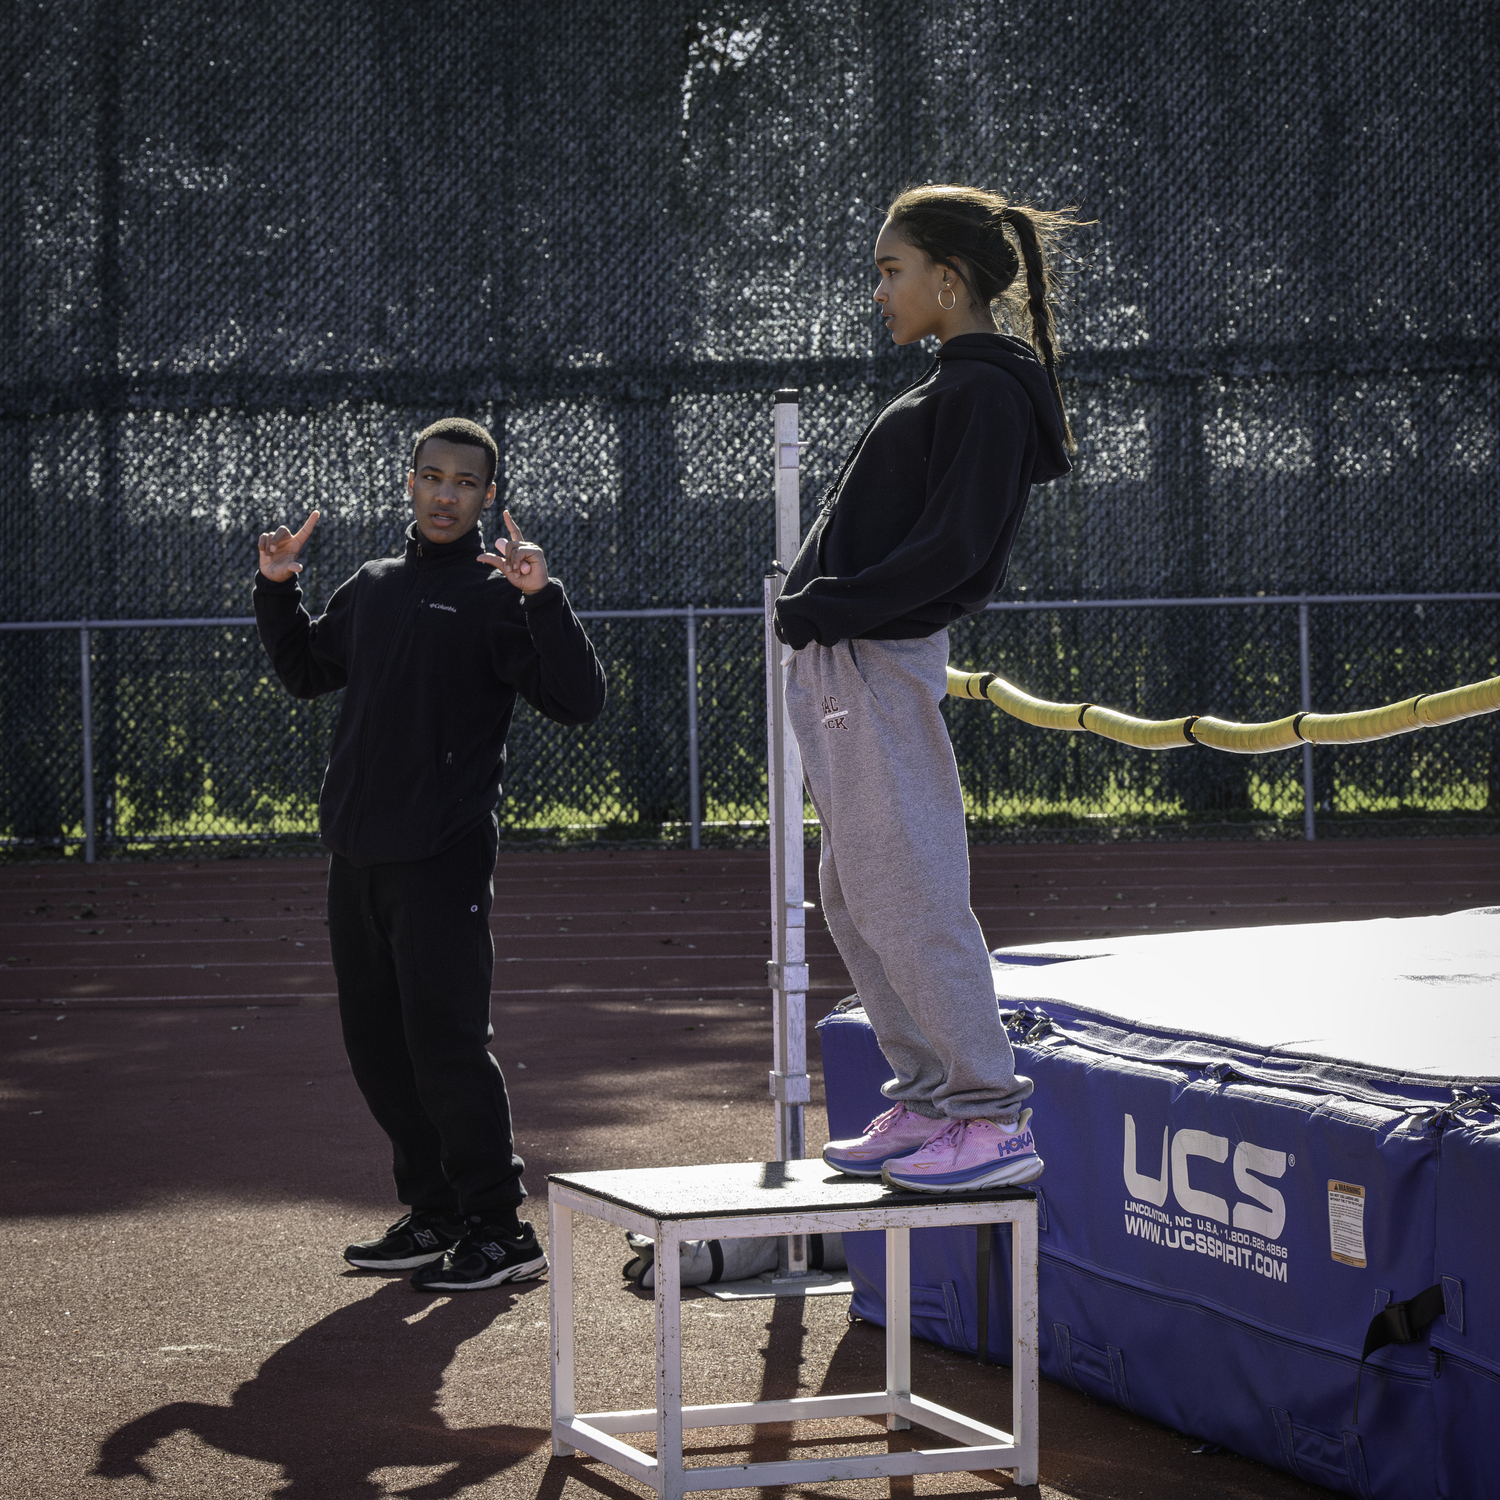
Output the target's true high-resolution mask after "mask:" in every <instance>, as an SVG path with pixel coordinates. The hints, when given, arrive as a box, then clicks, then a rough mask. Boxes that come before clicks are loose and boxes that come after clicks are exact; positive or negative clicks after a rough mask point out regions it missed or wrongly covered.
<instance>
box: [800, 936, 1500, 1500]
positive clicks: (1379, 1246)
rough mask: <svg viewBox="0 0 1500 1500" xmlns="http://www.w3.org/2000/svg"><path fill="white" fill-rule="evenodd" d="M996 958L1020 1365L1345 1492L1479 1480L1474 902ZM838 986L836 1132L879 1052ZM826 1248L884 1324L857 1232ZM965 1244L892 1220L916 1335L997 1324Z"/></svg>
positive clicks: (1477, 944)
mask: <svg viewBox="0 0 1500 1500" xmlns="http://www.w3.org/2000/svg"><path fill="white" fill-rule="evenodd" d="M994 976H995V993H996V997H997V1000H998V1002H999V1006H1000V1010H1001V1012H1002V1014H1003V1015H1004V1017H1005V1020H1006V1024H1007V1027H1008V1029H1009V1032H1010V1036H1011V1040H1012V1042H1013V1044H1014V1045H1015V1048H1016V1054H1017V1067H1018V1069H1019V1071H1020V1072H1022V1073H1024V1074H1027V1075H1028V1076H1030V1077H1032V1078H1033V1079H1035V1081H1036V1095H1035V1097H1034V1098H1033V1099H1032V1101H1031V1102H1032V1105H1033V1106H1034V1107H1035V1109H1036V1119H1035V1126H1036V1131H1037V1145H1038V1148H1039V1150H1040V1151H1041V1154H1042V1156H1043V1158H1044V1159H1045V1160H1046V1163H1047V1169H1046V1172H1045V1174H1044V1175H1043V1177H1042V1178H1041V1180H1040V1182H1038V1183H1037V1184H1035V1186H1037V1187H1038V1188H1040V1190H1041V1192H1040V1199H1039V1205H1040V1209H1041V1224H1040V1228H1041V1235H1040V1240H1041V1327H1042V1349H1041V1356H1042V1369H1043V1371H1044V1372H1045V1373H1046V1374H1047V1375H1048V1376H1050V1377H1051V1378H1052V1379H1054V1380H1058V1381H1061V1382H1063V1383H1065V1384H1067V1385H1071V1386H1073V1387H1075V1388H1076V1389H1078V1390H1081V1391H1085V1392H1088V1393H1089V1394H1090V1395H1093V1396H1097V1397H1099V1398H1101V1399H1103V1400H1106V1401H1110V1402H1113V1403H1114V1404H1116V1405H1118V1406H1122V1407H1124V1408H1126V1409H1127V1410H1130V1411H1134V1412H1138V1413H1140V1414H1141V1415H1142V1416H1146V1417H1150V1418H1153V1419H1154V1420H1156V1421H1158V1422H1162V1423H1165V1424H1166V1425H1168V1426H1170V1427H1173V1428H1176V1429H1177V1430H1178V1431H1180V1432H1183V1433H1187V1434H1191V1435H1194V1436H1197V1437H1201V1438H1203V1439H1206V1440H1209V1441H1212V1442H1215V1443H1219V1444H1222V1445H1223V1446H1225V1447H1227V1448H1230V1449H1232V1450H1234V1451H1235V1452H1238V1453H1242V1454H1245V1455H1247V1456H1250V1457H1254V1458H1257V1459H1260V1460H1261V1461H1262V1462H1264V1463H1268V1464H1273V1465H1276V1466H1277V1467H1279V1468H1282V1469H1286V1470H1288V1471H1290V1472H1291V1473H1294V1474H1297V1475H1299V1476H1300V1477H1302V1478H1303V1479H1306V1480H1308V1481H1310V1482H1312V1483H1315V1484H1321V1485H1326V1486H1328V1487H1329V1488H1331V1489H1335V1490H1339V1491H1342V1492H1343V1493H1345V1494H1349V1495H1355V1496H1360V1497H1362V1500H1387V1497H1389V1500H1420V1497H1425V1496H1439V1497H1443V1500H1483V1497H1487V1496H1500V1464H1497V1463H1496V1461H1495V1459H1494V1454H1493V1448H1494V1443H1495V1438H1494V1434H1495V1433H1497V1432H1500V909H1489V910H1481V911H1471V912H1461V913H1456V914H1453V915H1448V916H1435V917H1416V918H1405V919H1385V920H1380V921H1368V922H1343V923H1326V924H1319V925H1313V926H1292V927H1266V928H1247V929H1241V930H1238V931H1229V932H1194V933H1181V934H1162V935H1153V936H1145V937H1133V938H1120V939H1108V940H1094V941H1090V942H1077V943H1052V944H1043V945H1039V946H1037V947H1033V948H1026V949H1017V950H1002V951H999V952H997V953H996V954H995V966H994ZM846 1007H847V1008H845V1009H843V1010H841V1011H838V1012H835V1013H834V1014H833V1015H831V1016H829V1017H828V1018H827V1019H826V1020H824V1021H823V1022H822V1024H821V1025H820V1026H819V1028H818V1030H819V1034H820V1040H821V1042H822V1048H823V1072H824V1078H825V1082H826V1087H827V1096H828V1117H829V1124H830V1127H831V1129H832V1133H833V1136H834V1138H836V1139H837V1138H840V1137H843V1136H850V1135H855V1134H857V1133H858V1132H859V1131H860V1130H861V1129H862V1128H863V1127H864V1125H865V1124H866V1122H867V1121H869V1120H870V1119H871V1118H872V1117H873V1116H874V1115H876V1114H878V1113H879V1112H880V1111H881V1110H882V1109H884V1108H886V1107H887V1101H886V1100H884V1099H883V1098H882V1096H881V1094H880V1092H879V1088H880V1085H881V1084H882V1083H883V1082H884V1081H885V1080H886V1079H887V1078H888V1077H889V1076H890V1070H889V1069H888V1068H887V1066H886V1064H885V1060H884V1059H883V1058H882V1057H881V1055H880V1051H879V1048H878V1047H877V1046H876V1043H875V1036H874V1032H873V1031H872V1030H871V1028H870V1026H869V1023H868V1022H867V1021H866V1020H865V1017H864V1012H863V1011H862V1010H860V1009H859V1008H858V1007H857V1004H853V1003H850V1002H846ZM1492 1097H1493V1101H1494V1102H1492ZM844 1244H845V1251H846V1254H847V1256H848V1260H849V1268H850V1274H851V1277H852V1279H853V1282H854V1298H853V1304H852V1311H853V1313H854V1314H855V1315H856V1316H860V1317H865V1318H869V1319H871V1320H872V1321H875V1322H882V1321H883V1320H884V1308H883V1292H884V1285H885V1280H884V1277H885V1271H884V1245H883V1241H882V1239H881V1237H880V1236H879V1235H846V1236H845V1240H844ZM986 1248H987V1250H991V1251H992V1253H986V1254H976V1239H975V1234H974V1232H973V1231H957V1230H948V1231H938V1230H931V1231H919V1232H917V1233H914V1234H913V1236H912V1246H911V1255H912V1280H913V1286H912V1327H913V1330H914V1331H915V1332H917V1333H919V1334H920V1335H921V1336H922V1337H924V1338H928V1339H931V1340H933V1341H935V1342H937V1343H940V1344H944V1345H947V1346H948V1347H950V1348H954V1349H960V1350H968V1351H974V1350H976V1349H977V1348H978V1347H979V1344H980V1333H979V1328H978V1322H977V1319H978V1316H979V1307H980V1305H981V1302H983V1303H987V1305H988V1312H987V1324H988V1327H987V1337H986V1338H985V1340H984V1343H985V1344H986V1345H987V1347H988V1348H989V1349H998V1350H1004V1349H1008V1348H1009V1347H1010V1328H1009V1321H1008V1319H1009V1310H1008V1298H1007V1296H1006V1295H1005V1293H1004V1288H1005V1287H1007V1286H1008V1284H1009V1276H1010V1268H1009V1264H1008V1260H1007V1249H1006V1240H1005V1237H1004V1236H997V1237H996V1238H995V1240H994V1243H993V1245H992V1246H990V1247H986ZM980 1266H984V1267H985V1269H986V1270H987V1273H988V1280H989V1283H990V1285H989V1289H988V1294H987V1295H986V1296H984V1297H983V1298H981V1296H980V1293H979V1287H978V1281H977V1276H978V1274H979V1273H978V1267H980ZM1367 1350H1368V1351H1369V1354H1368V1358H1366V1359H1365V1360H1364V1362H1363V1368H1362V1369H1361V1356H1362V1355H1363V1354H1365V1352H1366V1351H1367ZM1356 1399H1357V1408H1356Z"/></svg>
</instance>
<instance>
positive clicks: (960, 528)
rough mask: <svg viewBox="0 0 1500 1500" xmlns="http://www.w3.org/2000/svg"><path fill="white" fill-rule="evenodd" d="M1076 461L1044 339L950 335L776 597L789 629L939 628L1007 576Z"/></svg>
mask: <svg viewBox="0 0 1500 1500" xmlns="http://www.w3.org/2000/svg"><path fill="white" fill-rule="evenodd" d="M1070 468H1071V465H1070V464H1069V462H1068V455H1067V451H1066V448H1065V447H1064V441H1063V422H1062V415H1061V413H1060V412H1059V411H1058V409H1057V402H1056V401H1055V400H1054V399H1053V395H1052V388H1051V386H1050V385H1049V384H1048V381H1047V372H1046V370H1045V369H1044V368H1043V366H1042V363H1041V361H1040V360H1038V359H1037V357H1036V355H1035V354H1033V353H1032V351H1031V349H1030V347H1029V346H1028V345H1026V344H1023V343H1022V342H1021V341H1020V340H1019V339H1013V338H1009V337H1007V336H1006V335H1004V334H999V333H966V334H961V335H959V337H957V338H952V339H949V340H948V342H947V343H946V344H944V345H943V347H942V348H941V349H939V350H938V355H937V359H936V361H935V362H934V363H933V365H932V367H931V369H929V370H928V371H927V373H926V374H925V375H923V376H922V378H921V379H920V380H919V381H917V383H916V384H915V385H912V386H908V387H907V389H906V390H904V391H902V392H901V393H900V394H899V395H898V396H896V397H895V398H894V399H893V400H891V401H890V402H889V403H888V404H887V405H886V406H885V407H884V409H883V410H882V411H881V412H880V413H879V415H878V416H877V417H876V418H875V420H874V421H873V422H871V424H870V425H869V426H868V427H867V428H866V429H865V432H864V435H863V436H862V437H861V438H860V440H859V442H858V444H856V446H855V448H854V451H853V452H852V453H851V454H850V455H849V457H848V459H846V460H845V463H844V468H843V471H842V472H841V473H840V475H839V477H838V479H837V480H835V482H834V484H833V486H832V487H831V489H830V491H829V494H830V499H829V500H828V502H827V503H826V504H825V505H824V508H823V511H822V513H821V514H820V515H819V517H818V519H817V520H816V521H815V522H814V523H813V527H812V530H811V531H809V532H808V534H807V540H806V541H805V542H803V544H802V549H801V551H799V552H798V554H797V560H796V562H795V563H793V565H792V568H791V571H790V573H789V574H788V575H787V580H786V587H785V588H784V589H783V591H782V594H781V597H780V599H779V600H778V601H777V604H776V634H777V635H778V636H779V637H780V638H781V640H782V641H784V642H785V643H786V644H787V645H789V646H792V647H795V648H797V649H799V650H800V649H801V648H802V647H803V646H805V645H807V644H808V643H809V642H810V641H817V642H819V643H820V644H821V645H824V646H832V645H835V644H836V643H837V642H839V641H841V640H845V639H847V638H850V637H853V638H855V639H865V640H878V641H895V640H910V639H912V638H913V637H917V636H928V635H932V634H934V633H935V632H936V631H939V630H941V629H943V627H944V626H946V625H950V624H952V622H953V621H954V620H957V619H959V618H960V617H961V616H963V615H967V614H972V613H974V612H975V611H976V610H981V609H983V608H984V607H985V605H987V604H988V603H989V602H990V600H991V599H993V598H994V597H995V594H996V593H997V592H998V591H999V588H1000V585H1001V584H1002V583H1004V582H1005V570H1006V567H1007V566H1008V564H1009V562H1010V549H1011V545H1012V543H1013V542H1014V541H1015V536H1016V529H1017V527H1018V526H1019V525H1020V524H1021V516H1022V514H1023V513H1024V511H1025V509H1026V501H1027V497H1028V496H1029V495H1030V493H1031V486H1032V485H1033V484H1041V483H1043V482H1044V481H1046V480H1048V479H1056V478H1057V477H1058V476H1059V475H1061V474H1066V473H1067V472H1068V470H1069V469H1070Z"/></svg>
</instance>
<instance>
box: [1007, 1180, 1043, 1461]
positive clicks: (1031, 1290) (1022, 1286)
mask: <svg viewBox="0 0 1500 1500" xmlns="http://www.w3.org/2000/svg"><path fill="white" fill-rule="evenodd" d="M1010 1234H1011V1241H1010V1251H1011V1254H1010V1262H1011V1266H1012V1280H1011V1303H1010V1325H1011V1328H1012V1330H1013V1332H1012V1334H1011V1339H1012V1344H1011V1361H1010V1364H1011V1380H1010V1387H1011V1431H1012V1432H1013V1433H1014V1434H1015V1439H1016V1446H1017V1447H1018V1448H1019V1449H1020V1450H1021V1462H1020V1464H1019V1466H1018V1467H1017V1468H1016V1471H1015V1475H1016V1483H1017V1484H1035V1483H1036V1482H1037V1306H1036V1296H1037V1281H1036V1265H1037V1249H1036V1205H1035V1204H1034V1203H1033V1204H1028V1205H1027V1211H1026V1212H1024V1213H1023V1214H1022V1215H1021V1217H1020V1218H1018V1219H1014V1220H1012V1222H1011V1226H1010Z"/></svg>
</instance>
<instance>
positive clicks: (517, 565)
mask: <svg viewBox="0 0 1500 1500" xmlns="http://www.w3.org/2000/svg"><path fill="white" fill-rule="evenodd" d="M501 515H502V516H503V518H504V520H505V529H506V530H507V531H508V532H510V540H509V541H508V542H506V541H499V542H496V543H495V552H494V554H491V553H488V552H482V553H480V555H479V560H480V562H482V563H488V564H489V565H490V566H491V567H492V568H499V570H500V571H501V572H502V573H504V574H505V576H506V577H507V578H508V579H510V581H511V582H512V583H513V584H515V586H516V587H517V588H518V589H520V591H521V592H522V593H523V594H535V593H536V592H537V591H538V590H540V589H543V588H545V587H546V586H547V559H546V557H545V556H543V554H542V549H541V548H540V547H538V546H537V544H536V543H535V542H528V541H527V540H526V538H525V537H523V536H522V535H521V528H520V527H519V526H517V525H516V523H515V521H514V520H513V519H512V518H511V514H510V512H509V511H508V510H507V511H502V512H501Z"/></svg>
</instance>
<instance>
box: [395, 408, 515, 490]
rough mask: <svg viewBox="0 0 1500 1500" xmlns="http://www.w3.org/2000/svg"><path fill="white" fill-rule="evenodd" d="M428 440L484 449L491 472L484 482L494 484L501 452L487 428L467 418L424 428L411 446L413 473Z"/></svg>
mask: <svg viewBox="0 0 1500 1500" xmlns="http://www.w3.org/2000/svg"><path fill="white" fill-rule="evenodd" d="M428 438H442V439H443V440H444V441H445V442H449V443H457V444H459V445H460V446H461V447H464V448H483V449H484V451H485V454H486V455H487V459H486V461H487V462H488V464H489V472H488V473H487V474H486V475H485V476H484V482H485V484H486V485H489V484H493V483H494V480H495V471H496V470H497V469H498V468H499V467H500V450H499V448H497V447H496V446H495V440H494V438H492V437H491V436H490V433H489V429H488V428H487V427H481V426H480V425H479V423H478V422H471V421H470V420H469V419H468V418H467V417H444V418H443V419H442V421H441V422H434V423H433V424H432V426H431V427H424V428H423V429H422V430H421V431H420V432H419V433H418V434H417V437H416V441H415V442H414V443H413V444H412V445H411V466H412V470H413V472H415V470H416V467H417V456H418V454H420V453H421V451H422V444H423V443H425V442H426V441H427V440H428Z"/></svg>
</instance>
